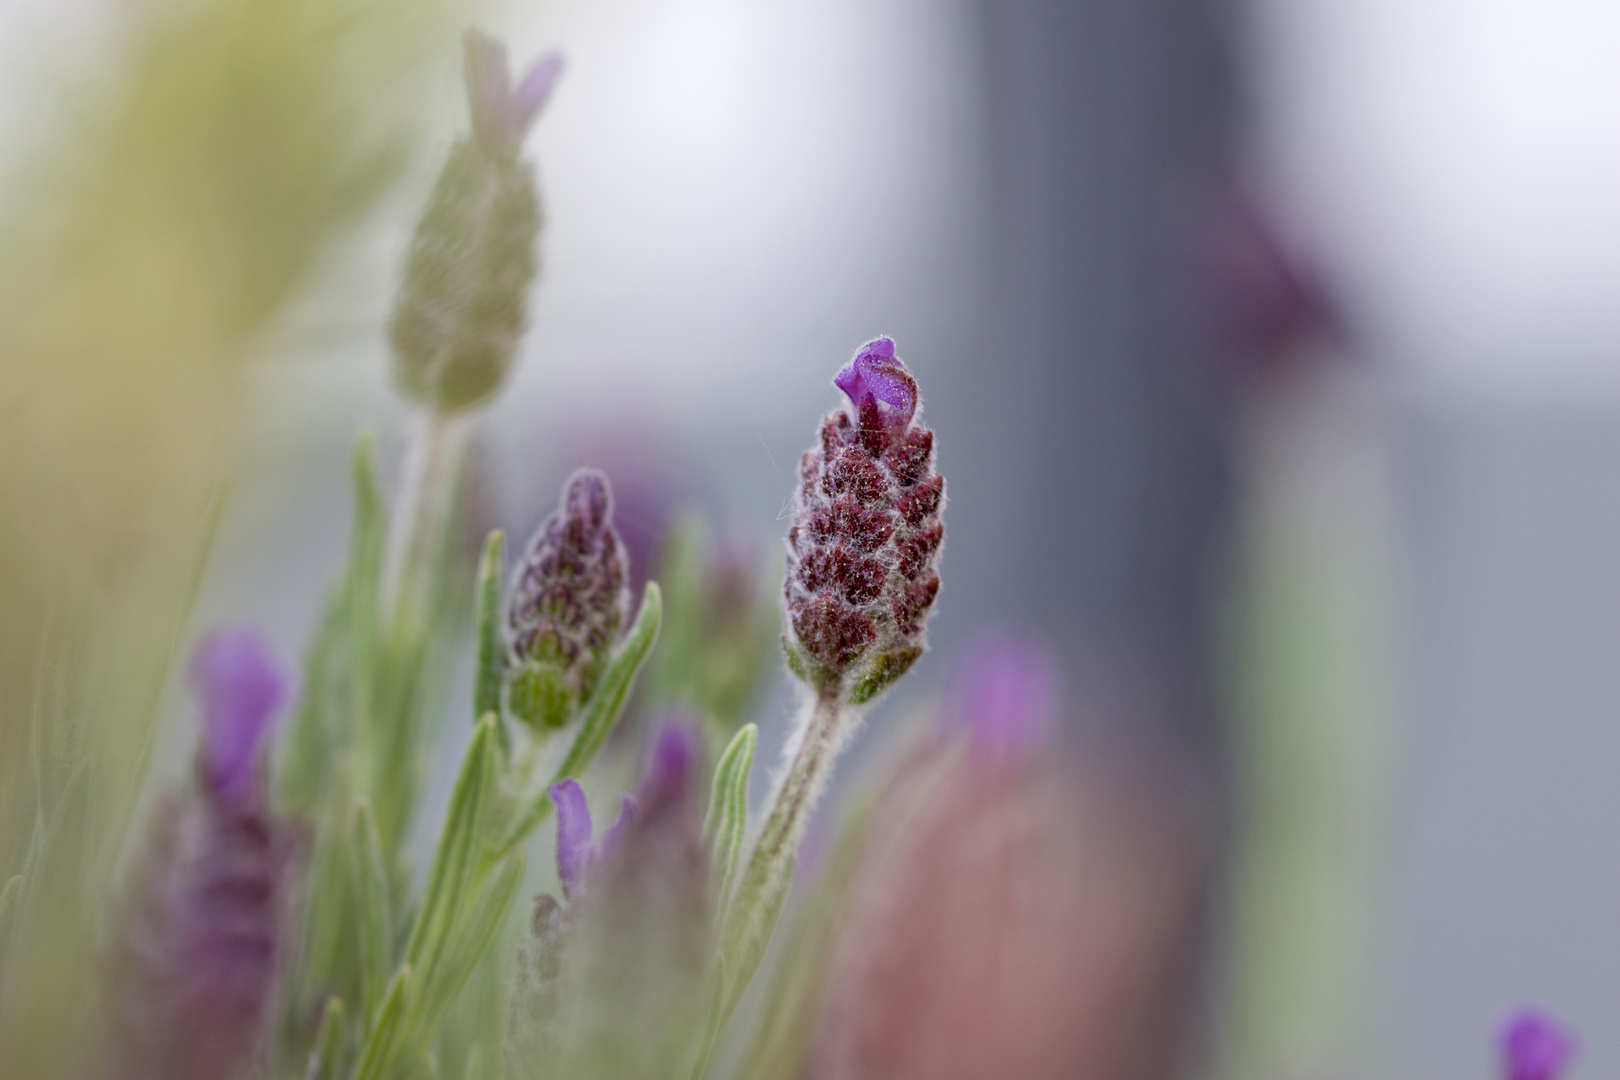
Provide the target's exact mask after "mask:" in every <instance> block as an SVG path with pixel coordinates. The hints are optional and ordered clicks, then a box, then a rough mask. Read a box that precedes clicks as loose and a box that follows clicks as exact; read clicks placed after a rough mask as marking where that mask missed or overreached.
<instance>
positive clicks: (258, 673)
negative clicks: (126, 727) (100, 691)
mask: <svg viewBox="0 0 1620 1080" xmlns="http://www.w3.org/2000/svg"><path fill="white" fill-rule="evenodd" d="M191 670H192V678H193V681H194V683H195V684H196V687H197V690H198V693H199V696H200V697H201V698H202V701H203V712H204V724H203V738H202V741H201V744H200V746H199V747H198V753H197V786H196V788H195V790H194V791H192V792H191V793H190V794H189V795H187V796H185V797H183V798H180V799H171V800H169V801H168V802H166V803H165V804H164V805H163V806H162V808H161V810H160V811H159V813H158V815H157V818H156V820H155V828H154V829H153V832H152V834H151V836H150V838H149V844H148V846H147V849H146V851H145V852H144V853H143V855H142V856H141V857H140V858H139V860H138V862H137V864H136V868H135V872H134V877H133V882H132V883H133V890H132V895H131V897H130V903H129V906H128V907H127V908H126V909H125V911H124V913H123V918H122V919H121V920H120V924H119V927H118V937H117V948H116V954H117V956H118V961H119V963H118V970H117V972H116V974H117V982H116V984H115V997H114V1002H115V1012H114V1017H113V1024H112V1042H111V1045H110V1046H109V1048H108V1050H109V1054H108V1062H109V1065H108V1068H107V1070H106V1075H108V1076H111V1077H117V1078H123V1080H147V1078H150V1080H158V1078H163V1080H192V1078H195V1080H236V1078H241V1077H248V1076H251V1075H254V1074H255V1073H256V1070H257V1068H258V1065H259V1057H260V1052H261V1050H262V1047H263V1044H264V1038H265V1033H266V1025H267V1022H268V1020H269V1017H270V1011H271V1004H272V1001H273V999H274V992H275V981H276V972H277V967H278V963H279V957H280V951H281V941H282V931H283V919H284V916H285V911H286V903H287V899H288V896H289V894H290V891H291V882H290V880H289V879H290V873H291V868H292V863H293V860H294V857H295V855H296V854H297V852H298V850H299V848H300V846H301V845H300V838H299V835H298V832H297V830H295V829H293V828H292V827H290V826H289V825H287V824H286V823H284V822H282V821H279V820H277V819H276V818H275V817H274V816H273V815H272V814H271V812H270V809H269V807H268V805H267V798H266V794H265V786H264V784H263V783H262V772H263V765H264V754H265V742H266V737H267V735H268V733H269V729H270V722H271V720H272V719H273V718H274V715H275V713H276V711H277V709H278V708H279V706H280V704H281V701H282V699H283V697H284V694H285V681H284V679H283V678H282V677H281V675H280V674H279V669H278V668H277V666H276V665H275V664H274V662H273V661H272V659H271V657H270V656H269V654H268V651H267V650H266V649H265V647H264V645H263V644H262V642H261V641H260V639H259V638H258V636H257V635H256V634H253V633H252V632H249V631H231V632H225V633H220V634H216V635H214V636H212V637H210V638H208V639H207V640H206V641H205V642H204V643H203V645H202V646H201V647H200V648H199V649H198V651H197V654H196V656H195V657H194V659H193V662H192V669H191Z"/></svg>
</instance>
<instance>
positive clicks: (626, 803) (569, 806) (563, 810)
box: [550, 779, 641, 900]
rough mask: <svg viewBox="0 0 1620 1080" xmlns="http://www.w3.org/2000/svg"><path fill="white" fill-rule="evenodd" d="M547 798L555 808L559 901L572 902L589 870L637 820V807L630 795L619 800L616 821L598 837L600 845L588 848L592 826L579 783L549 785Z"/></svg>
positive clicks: (584, 881)
mask: <svg viewBox="0 0 1620 1080" xmlns="http://www.w3.org/2000/svg"><path fill="white" fill-rule="evenodd" d="M550 795H551V802H552V805H554V806H556V808H557V879H558V880H559V881H561V882H562V890H563V897H564V898H565V899H568V900H575V899H578V898H579V897H580V896H581V895H583V894H584V892H585V886H586V882H587V879H588V878H589V876H590V872H591V868H592V867H593V866H595V865H596V863H597V862H599V861H600V860H601V859H602V858H603V856H605V855H606V854H607V853H608V852H610V851H612V850H613V849H614V847H616V846H617V845H618V844H619V843H620V841H621V838H622V837H623V836H624V833H625V831H626V830H627V829H628V828H630V827H632V826H633V825H634V824H635V821H636V819H637V818H638V817H639V816H640V814H641V807H640V806H638V805H637V803H636V800H635V797H634V796H633V795H621V796H619V819H618V820H617V821H615V822H614V823H613V824H612V825H610V826H608V830H607V832H605V833H603V834H602V842H601V844H592V843H591V833H592V832H593V831H594V829H595V826H594V825H592V823H591V808H590V805H589V804H588V803H587V802H586V801H585V790H584V789H583V788H581V787H580V786H579V781H577V780H574V779H568V780H563V781H561V782H560V783H556V784H552V785H551V789H550Z"/></svg>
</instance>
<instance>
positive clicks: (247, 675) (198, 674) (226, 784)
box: [191, 627, 287, 810]
mask: <svg viewBox="0 0 1620 1080" xmlns="http://www.w3.org/2000/svg"><path fill="white" fill-rule="evenodd" d="M191 684H192V686H193V687H194V688H195V689H196V691H197V695H198V697H200V698H201V699H202V707H203V734H202V742H201V745H200V746H199V747H198V750H197V772H198V775H199V777H200V779H201V782H202V785H203V788H204V790H206V791H207V792H208V793H209V794H210V795H212V796H214V797H215V798H218V799H219V800H221V801H222V802H224V803H225V804H226V805H228V806H230V807H232V808H233V809H236V810H242V809H245V808H247V807H248V806H249V805H251V804H253V803H255V802H256V801H257V799H258V798H259V794H260V793H259V774H260V765H259V762H260V759H261V750H262V747H263V745H264V741H265V735H266V733H268V731H269V730H270V723H271V721H272V720H274V719H275V715H276V712H277V710H279V709H280V708H281V706H282V704H283V702H285V701H286V698H287V680H286V677H285V676H284V675H283V674H282V671H281V668H280V666H279V665H278V664H277V663H276V661H275V656H274V654H273V653H272V652H271V650H270V647H269V645H268V644H267V643H266V642H265V640H264V638H263V636H262V635H260V633H259V632H258V631H257V630H254V629H252V628H248V627H240V628H234V629H225V630H216V631H214V632H213V633H211V634H209V635H208V636H207V637H206V638H204V639H203V642H202V644H200V645H199V646H198V647H197V650H196V652H195V653H193V654H192V659H191Z"/></svg>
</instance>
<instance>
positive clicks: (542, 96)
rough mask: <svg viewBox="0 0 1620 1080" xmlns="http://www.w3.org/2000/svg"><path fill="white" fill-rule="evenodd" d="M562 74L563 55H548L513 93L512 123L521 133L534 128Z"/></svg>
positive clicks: (526, 75)
mask: <svg viewBox="0 0 1620 1080" xmlns="http://www.w3.org/2000/svg"><path fill="white" fill-rule="evenodd" d="M562 72H563V57H562V53H546V54H545V55H544V56H542V57H540V59H538V60H536V61H535V62H534V65H533V66H532V67H530V68H529V70H528V73H527V74H525V75H524V76H523V78H522V80H521V81H519V83H518V84H517V89H516V90H514V91H512V122H513V124H514V125H515V126H516V129H517V130H518V131H519V132H521V133H527V132H528V130H529V128H531V127H533V126H534V120H535V117H537V116H539V115H540V110H541V109H543V108H545V107H546V102H547V101H549V100H551V92H552V91H553V90H555V89H556V88H557V80H558V79H559V78H561V77H562ZM520 137H521V136H520Z"/></svg>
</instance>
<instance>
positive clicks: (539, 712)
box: [506, 469, 630, 727]
mask: <svg viewBox="0 0 1620 1080" xmlns="http://www.w3.org/2000/svg"><path fill="white" fill-rule="evenodd" d="M628 577H629V568H628V567H627V566H626V565H625V556H624V545H623V543H622V542H621V541H620V540H619V534H618V533H617V532H615V531H614V528H613V491H612V488H611V487H609V485H608V479H607V477H606V476H604V475H603V474H602V473H599V472H597V471H596V470H594V469H581V470H579V471H578V472H576V473H575V474H574V475H573V476H572V477H570V478H569V480H568V484H567V486H566V487H565V488H564V489H563V497H562V505H561V506H560V507H558V509H557V512H556V513H554V514H552V515H551V516H550V517H549V518H547V519H546V521H545V523H544V524H542V525H541V526H540V529H539V531H537V532H536V533H535V534H534V539H532V540H530V541H529V546H528V549H527V550H526V551H525V552H524V554H523V558H522V560H521V561H520V562H519V563H518V566H517V569H516V571H514V573H513V576H512V586H511V589H510V591H509V594H508V599H507V609H506V629H507V636H508V641H509V642H510V648H511V656H510V663H511V666H512V668H513V670H514V676H513V680H512V684H511V690H510V703H511V706H512V711H513V712H514V713H516V714H517V715H518V716H520V717H522V718H523V719H524V720H525V721H527V722H528V723H530V724H538V725H542V726H547V727H557V726H560V725H562V724H565V723H567V722H568V719H569V717H570V716H572V715H573V713H574V710H575V709H577V708H578V707H579V705H580V704H581V703H582V702H583V701H584V700H585V699H586V698H588V697H590V695H591V691H592V690H594V689H595V688H596V680H597V678H598V677H599V676H600V675H601V672H602V667H603V665H604V664H605V663H606V662H607V659H608V654H609V653H610V652H612V650H613V646H614V645H615V643H617V642H618V640H619V633H620V631H621V629H622V628H623V627H624V626H625V625H626V622H627V619H628V610H629V604H630V592H629V590H628V589H627V588H626V585H625V582H626V579H627V578H628Z"/></svg>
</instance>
